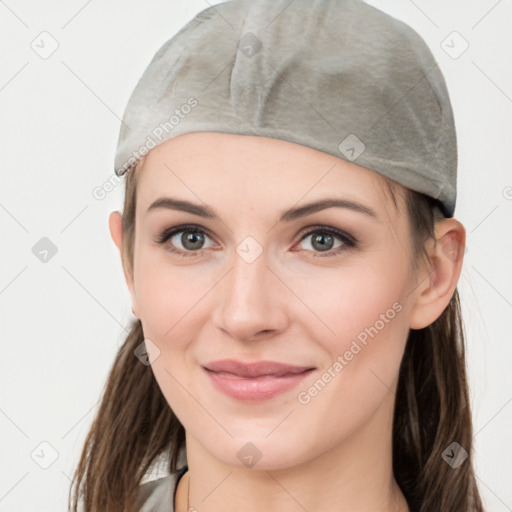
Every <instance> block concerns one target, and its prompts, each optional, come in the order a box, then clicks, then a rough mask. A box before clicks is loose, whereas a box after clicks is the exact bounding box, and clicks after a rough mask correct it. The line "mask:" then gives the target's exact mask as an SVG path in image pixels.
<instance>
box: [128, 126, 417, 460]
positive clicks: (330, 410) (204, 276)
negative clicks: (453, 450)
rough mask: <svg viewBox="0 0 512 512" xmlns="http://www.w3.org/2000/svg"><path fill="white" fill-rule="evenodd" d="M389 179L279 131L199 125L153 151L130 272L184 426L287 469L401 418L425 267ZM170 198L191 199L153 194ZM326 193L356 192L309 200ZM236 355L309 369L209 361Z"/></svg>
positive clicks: (223, 456)
mask: <svg viewBox="0 0 512 512" xmlns="http://www.w3.org/2000/svg"><path fill="white" fill-rule="evenodd" d="M388 194H389V193H388V192H387V190H386V188H385V186H384V182H383V180H382V177H381V176H380V175H378V174H377V173H374V172H372V171H369V170H367V169H364V168H362V167H359V166H357V165H355V164H353V163H349V162H346V161H345V160H342V159H341V158H340V159H338V158H336V157H334V156H330V155H327V154H325V153H321V152H318V151H315V150H313V149H310V148H306V147H303V146H299V145H295V144H291V143H287V142H284V141H281V140H275V139H267V138H261V137H249V136H239V135H228V134H220V133H192V134H187V135H184V136H180V137H177V138H174V139H171V140H170V141H167V142H165V143H163V144H161V145H159V146H157V147H156V148H154V149H153V150H151V151H150V153H149V154H148V155H147V157H146V160H145V162H144V166H143V168H142V169H141V173H140V175H139V184H138V188H137V207H136V208H137V209H136V236H135V248H134V276H133V282H130V283H129V286H130V292H131V294H132V300H133V309H134V312H135V314H136V316H137V317H138V318H140V319H141V321H142V325H143V330H144V336H145V338H146V340H150V342H149V341H147V348H148V352H149V357H150V361H151V360H153V358H154V360H153V361H152V370H153V372H154V374H155V377H156V379H157V381H158V384H159V386H160V388H161V390H162V392H163V394H164V395H165V398H166V400H167V402H168V403H169V405H170V407H171V408H172V410H173V411H174V413H175V414H176V416H177V417H178V419H179V420H180V422H181V423H182V424H183V426H184V427H185V429H186V431H187V439H188V436H192V437H193V438H194V439H195V440H196V441H197V443H199V444H200V445H202V447H203V449H204V450H206V451H207V452H209V453H210V454H211V455H212V456H214V457H215V458H216V459H218V460H220V461H223V462H224V463H226V464H232V465H236V466H240V467H242V466H243V465H246V466H247V463H246V462H244V461H245V460H247V461H248V460H249V459H244V457H245V456H247V455H249V456H252V457H253V459H254V460H255V458H256V459H257V458H258V457H261V459H260V460H259V461H258V466H259V467H260V468H267V469H278V468H285V467H290V466H292V465H297V464H299V463H302V462H306V461H309V460H312V459H313V458H315V457H317V456H318V455H320V454H323V453H324V452H327V451H328V450H331V449H334V450H336V449H338V448H340V449H341V447H342V446H348V441H349V440H350V439H354V437H353V436H357V435H362V433H363V432H364V435H365V436H376V437H378V438H379V439H381V440H382V439H383V438H384V437H383V436H385V435H388V433H390V429H391V417H392V412H393V403H394V391H395V388H396V384H397V376H398V369H399V365H400V362H401V358H402V354H403V351H404V347H405V343H406V339H407V335H408V332H409V327H410V323H409V316H410V312H411V310H412V309H411V308H412V307H413V300H414V297H415V294H414V293H410V292H411V291H412V290H414V288H415V283H416V280H415V278H414V275H413V274H412V272H411V254H412V246H411V239H410V234H409V225H408V219H407V214H406V209H405V206H404V205H403V204H400V203H399V207H400V209H401V215H398V214H397V212H396V209H395V206H394V205H393V202H392V199H391V197H390V196H389V195H388ZM163 198H172V200H174V201H180V202H181V203H179V204H181V206H182V208H181V209H176V208H170V207H163V206H160V207H153V208H151V205H152V204H154V203H155V201H157V200H161V199H163ZM327 199H329V200H333V201H340V203H339V204H341V205H343V203H341V201H344V202H345V203H344V204H345V205H346V207H338V206H330V207H328V208H320V207H318V208H310V209H308V208H305V207H306V206H307V205H310V204H311V203H316V202H321V201H325V200H327ZM397 199H399V200H400V202H401V201H402V198H401V197H398V198H397ZM188 203H192V204H193V205H194V206H190V207H188V206H187V207H185V205H186V204H188ZM355 204H357V205H358V206H357V207H356V206H353V205H355ZM168 206H172V205H171V204H170V203H169V204H168ZM204 210H207V211H209V212H211V216H209V217H207V216H205V215H198V214H197V212H199V211H204ZM287 211H293V212H294V213H288V214H287V215H286V216H285V217H284V218H281V217H282V216H283V214H284V212H287ZM194 212H196V213H194ZM185 225H192V227H190V226H189V227H185ZM180 226H181V228H179V230H177V231H176V233H174V234H171V235H170V236H169V237H168V238H167V240H166V241H165V242H164V243H162V244H159V243H157V240H158V239H160V238H161V237H163V236H164V234H165V232H166V231H169V230H170V229H171V228H175V227H180ZM194 229H196V230H199V233H196V234H195V235H194ZM324 229H328V230H331V231H329V232H325V231H323V230H324ZM187 230H189V231H190V230H192V232H191V233H190V232H189V231H187ZM333 230H334V231H336V230H337V231H339V232H340V233H341V235H338V234H336V233H335V232H334V233H333ZM174 251H176V252H174ZM224 359H235V360H239V361H242V362H246V363H249V362H255V361H262V360H265V361H274V362H279V363H285V364H289V365H294V366H299V367H306V368H313V370H309V371H308V372H305V373H304V374H302V375H300V376H297V375H295V377H285V378H283V377H260V378H259V379H256V378H252V379H250V380H248V379H244V380H242V379H241V378H240V377H239V378H236V377H234V376H229V375H228V376H226V375H224V377H222V375H221V374H216V375H215V376H213V375H212V374H211V372H209V371H207V370H206V369H205V368H204V367H205V366H207V365H209V364H210V363H212V362H214V361H218V360H224ZM278 379H281V380H278ZM283 379H284V380H283ZM221 381H222V382H224V385H225V386H226V388H228V389H231V390H232V391H231V392H229V391H228V392H226V391H223V390H222V389H221V387H220V386H218V385H217V384H218V383H219V382H221ZM285 384H286V385H285ZM290 386H291V387H290ZM285 388H287V389H285ZM269 390H272V391H273V394H271V393H270V392H269ZM267 392H269V394H266V393H267ZM383 432H385V433H386V434H384V433H383ZM247 443H252V444H251V445H248V444H247Z"/></svg>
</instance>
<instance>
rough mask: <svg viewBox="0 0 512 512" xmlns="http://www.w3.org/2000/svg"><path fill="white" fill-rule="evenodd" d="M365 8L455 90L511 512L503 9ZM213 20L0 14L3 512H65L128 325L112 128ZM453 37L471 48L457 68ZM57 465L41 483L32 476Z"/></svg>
mask: <svg viewBox="0 0 512 512" xmlns="http://www.w3.org/2000/svg"><path fill="white" fill-rule="evenodd" d="M212 3H219V2H218V1H217V2H212ZM369 3H371V4H372V5H374V6H376V7H379V8H381V9H382V10H384V11H387V12H389V13H390V14H392V15H394V16H396V17H397V18H400V19H402V20H404V21H406V22H407V23H408V24H409V25H411V26H412V27H413V28H415V29H416V30H417V31H418V32H419V33H420V34H421V35H422V36H423V38H424V39H425V40H426V42H427V43H428V45H429V46H430V48H431V49H432V51H433V53H434V55H435V57H436V59H437V60H438V62H439V64H440V67H441V69H442V71H443V73H444V75H445V78H446V81H447V84H448V89H449V91H450V96H451V99H452V104H453V108H454V113H455V119H456V125H457V132H458V140H459V175H458V198H457V206H456V211H455V217H456V218H457V219H458V220H460V221H461V222H462V223H463V224H464V226H465V227H466V229H467V254H466V255H465V260H464V267H463V270H462V275H461V279H460V281H459V291H460V293H461V300H462V306H463V313H464V316H465V322H466V332H467V346H468V351H469V354H468V356H469V363H468V364H469V378H470V394H471V405H472V408H473V417H474V433H475V455H474V457H475V464H476V471H477V476H478V482H479V485H480V490H481V493H482V495H483V498H484V500H485V504H486V506H487V510H488V511H489V512H505V511H510V510H512V486H511V485H510V482H512V435H511V432H512V428H511V427H512V403H511V401H512V378H511V371H510V362H511V361H512V357H511V356H512V339H511V336H510V333H509V332H510V318H511V317H512V271H511V269H510V264H511V262H512V257H511V256H512V236H511V235H512V229H511V227H512V222H511V221H512V188H511V187H512V172H511V170H510V161H511V156H512V155H511V147H512V144H511V141H510V135H511V133H512V130H511V128H512V127H511V125H512V66H511V59H510V48H511V47H512V30H511V29H512V26H511V21H510V20H511V19H512V4H511V2H510V0H499V1H498V0H479V1H478V2H477V1H475V0H472V1H468V0H450V1H448V0H414V2H413V1H412V0H371V1H370V2H369ZM208 5H209V4H208V2H206V1H205V0H193V1H192V0H189V1H187V2H181V1H177V0H166V1H156V0H153V1H147V2H142V1H136V0H122V1H121V0H110V1H109V2H100V1H99V0H89V1H78V0H73V1H67V2H64V1H61V2H58V1H47V2H35V1H31V2H27V1H26V2H21V3H20V2H14V0H5V1H4V0H0V17H1V18H0V19H1V23H2V28H1V30H0V48H1V51H2V57H1V66H0V109H1V110H0V112H1V116H0V130H1V131H0V140H1V143H2V152H1V159H0V169H1V173H2V182H1V183H2V186H1V188H0V221H1V229H2V238H1V247H2V251H1V255H2V260H1V262H2V264H1V265H0V307H1V324H0V325H1V333H0V335H1V343H2V351H1V354H2V358H1V372H0V385H1V389H2V395H1V399H0V429H1V430H0V431H1V433H2V435H1V438H0V447H1V461H2V462H1V464H0V512H1V511H10V512H25V511H35V510H37V511H38V512H45V511H48V512H50V511H51V512H55V511H58V510H66V503H67V501H66V500H67V493H68V488H69V483H70V481H69V477H70V476H71V473H72V471H73V469H74V467H75V465H76V463H77V462H78V456H79V454H80V450H81V448H82V444H83V442H84V439H85V435H86V433H87V431H88V429H89V427H90V424H91V421H92V418H93V416H94V413H95V411H96V408H97V406H98V400H99V398H100V394H101V391H102V388H103V385H104V382H105V379H106V376H107V373H108V371H109V369H110V366H111V364H112V362H113V358H114V354H115V352H116V351H117V349H118V347H119V345H120V344H121V343H122V341H123V340H124V337H125V335H126V332H125V329H126V327H125V326H126V325H127V322H128V321H129V320H130V318H131V311H130V306H131V303H130V300H129V294H128V291H127V289H126V285H125V282H124V279H123V274H122V269H121V265H120V259H119V254H118V252H117V248H116V247H115V246H114V244H113V242H112V240H111V238H110V234H109V231H108V215H109V213H110V212H111V211H113V210H121V209H122V200H123V186H124V185H121V186H118V187H116V188H115V189H114V190H113V191H112V192H110V193H109V194H107V197H106V198H105V199H103V200H98V199H95V197H94V196H93V194H92V191H93V189H94V188H95V187H97V186H101V185H102V184H103V183H104V182H105V181H106V180H108V179H109V178H111V177H112V173H113V161H114V153H115V146H116V142H117V135H118V130H119V125H120V118H121V117H122V114H123V110H124V107H125V105H126V102H127V101H128V98H129V96H130V94H131V92H132V90H133V88H134V86H135V84H136V82H137V80H138V79H139V77H140V75H141V74H142V73H143V71H144V69H145V67H146V66H147V64H148V63H149V61H150V60H151V58H152V57H153V55H154V53H155V52H156V51H157V50H158V49H159V48H160V46H161V45H162V44H163V43H164V42H165V41H166V40H168V39H169V38H170V37H172V36H173V35H174V34H175V33H176V32H177V31H178V30H179V29H180V28H181V27H182V26H183V25H184V24H185V23H186V22H188V21H189V20H190V19H191V18H192V17H193V16H194V15H195V14H196V13H198V12H199V11H201V10H203V9H205V8H206V7H208ZM42 31H47V32H48V33H49V34H51V37H52V38H54V39H55V40H56V41H57V43H58V48H57V50H56V51H55V52H54V53H53V54H52V55H51V56H49V57H48V58H47V59H43V58H41V57H40V56H39V55H38V54H37V53H36V52H35V51H34V50H33V49H32V48H31V43H32V41H35V42H34V43H33V44H34V45H36V44H38V45H39V46H42V45H43V43H41V37H46V38H47V39H46V40H45V41H46V42H45V43H44V44H45V48H46V49H48V48H49V47H50V46H49V45H50V44H51V41H50V39H48V36H40V35H39V34H40V33H41V32H42ZM453 31H456V32H457V33H458V34H459V35H455V36H454V35H453V34H452V32H453ZM450 34H452V35H450ZM447 36H450V37H449V38H448V39H446V38H447ZM460 37H462V38H464V40H465V41H467V43H468V44H469V47H468V48H467V50H466V51H465V52H464V53H462V54H461V55H460V56H458V57H457V58H453V56H454V54H455V53H458V52H459V51H460V50H461V49H462V48H463V46H461V45H462V44H463V40H462V39H461V38H460ZM454 38H455V39H454ZM443 41H445V43H442V42H443ZM442 45H444V46H445V48H446V47H447V46H451V47H453V48H452V49H451V50H450V51H451V52H452V56H450V55H448V53H446V51H445V49H443V47H442ZM43 237H48V238H49V239H50V240H51V241H52V243H53V244H55V246H56V247H57V253H56V254H55V255H54V256H53V257H52V258H51V259H49V261H48V262H46V263H43V262H41V261H40V260H39V259H38V258H37V257H36V256H35V255H34V253H33V252H32V248H33V247H34V246H35V245H36V243H38V242H39V241H40V239H41V238H43ZM42 442H45V443H49V445H51V447H50V446H49V445H48V444H44V445H40V443H42ZM34 450H35V452H34ZM53 450H55V452H54V451H53ZM31 454H33V457H34V458H32V457H31ZM53 455H55V456H57V458H56V460H55V461H54V462H53V463H52V464H51V465H50V467H48V468H47V469H43V468H41V467H40V466H39V465H38V463H36V460H37V461H38V462H39V463H40V464H45V463H46V464H49V463H50V462H51V461H52V460H53V459H52V456H53ZM446 512H448V511H446Z"/></svg>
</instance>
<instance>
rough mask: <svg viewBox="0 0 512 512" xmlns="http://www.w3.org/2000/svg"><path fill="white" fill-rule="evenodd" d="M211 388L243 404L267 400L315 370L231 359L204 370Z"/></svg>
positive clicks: (296, 383) (294, 384)
mask: <svg viewBox="0 0 512 512" xmlns="http://www.w3.org/2000/svg"><path fill="white" fill-rule="evenodd" d="M203 369H204V370H205V373H206V374H207V375H208V377H209V378H210V379H211V381H212V384H213V385H214V387H215V388H216V389H217V390H219V391H221V392H222V393H224V394H226V395H228V396H230V397H231V398H235V399H237V400H243V401H251V402H255V401H262V400H268V399H270V398H272V397H274V396H276V395H278V394H280V393H283V392H285V391H288V390H290V389H292V388H294V387H295V386H297V385H298V384H299V383H300V382H301V381H302V380H303V379H304V378H305V377H306V376H307V375H309V374H310V373H311V372H312V371H314V370H315V368H314V367H312V366H293V365H289V364H284V363H279V362H275V361H258V362H255V363H244V362H242V361H236V360H233V359H223V360H221V361H214V362H211V363H208V364H206V365H204V366H203Z"/></svg>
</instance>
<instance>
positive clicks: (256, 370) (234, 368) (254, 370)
mask: <svg viewBox="0 0 512 512" xmlns="http://www.w3.org/2000/svg"><path fill="white" fill-rule="evenodd" d="M204 368H206V369H207V370H210V371H213V372H217V373H218V372H226V373H231V374H233V375H237V376H239V377H261V376H264V375H275V376H277V377H279V376H282V375H286V374H289V373H292V374H294V373H295V374H297V373H303V372H304V371H306V370H311V369H313V368H314V367H313V366H293V365H290V364H284V363H279V362H277V361H257V362H254V363H244V362H243V361H237V360H235V359H222V360H219V361H212V362H211V363H207V364H205V365H204Z"/></svg>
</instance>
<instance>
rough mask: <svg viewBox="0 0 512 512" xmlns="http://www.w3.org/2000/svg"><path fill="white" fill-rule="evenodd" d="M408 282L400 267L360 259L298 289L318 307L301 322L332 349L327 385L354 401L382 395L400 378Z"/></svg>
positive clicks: (324, 346) (327, 360) (313, 337)
mask: <svg viewBox="0 0 512 512" xmlns="http://www.w3.org/2000/svg"><path fill="white" fill-rule="evenodd" d="M405 288H406V282H405V277H404V276H403V275H401V272H400V271H399V270H398V271H397V269H396V268H394V269H393V268H390V267H387V268H383V267H382V266H381V265H379V266H378V267H377V266H376V265H375V266H371V265H361V266H360V267H356V266H353V267H352V268H350V269H343V271H342V272H340V273H339V275H338V276H336V278H335V279H333V278H331V279H329V281H327V280H321V279H320V280H318V279H317V280H316V281H314V280H311V281H309V282H307V283H306V282H302V283H300V287H298V288H296V290H294V291H296V292H297V294H298V295H299V296H301V298H302V299H303V301H304V303H306V304H307V305H308V307H309V309H310V310H311V312H313V313H314V314H309V313H308V314H307V315H306V316H305V317H304V318H307V320H302V322H303V326H304V327H305V329H306V330H307V332H308V337H309V338H310V339H311V340H316V342H317V345H319V346H320V347H321V348H322V349H324V353H326V354H327V355H326V357H324V358H323V360H322V364H323V365H324V366H323V368H322V369H323V371H328V372H329V371H330V376H331V377H329V376H326V377H325V379H326V380H329V382H331V381H332V383H333V384H332V385H331V384H329V385H328V386H329V387H332V389H333V390H334V389H336V390H337V391H336V393H341V395H343V396H345V398H347V399H350V400H349V401H351V400H352V399H357V398H358V397H359V399H360V398H362V397H363V396H365V395H368V397H369V399H370V400H371V395H372V394H374V395H375V396H376V397H377V396H380V397H382V396H383V394H385V393H386V392H387V390H388V387H391V386H392V385H393V382H394V380H395V379H396V376H397V373H398V369H399V366H400V362H401V358H402V355H403V350H404V348H405V342H406V339H407V334H408V323H407V314H406V304H404V299H403V298H404V297H405V293H404V289H405ZM332 375H336V377H335V378H332ZM375 393H376V394H375ZM338 396H340V395H339V394H338ZM350 397H351V398H350ZM326 398H327V397H326ZM330 399H331V398H329V399H328V400H330Z"/></svg>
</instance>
